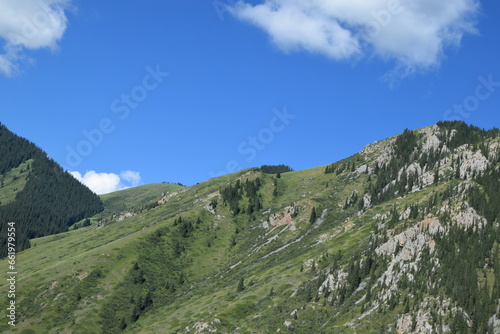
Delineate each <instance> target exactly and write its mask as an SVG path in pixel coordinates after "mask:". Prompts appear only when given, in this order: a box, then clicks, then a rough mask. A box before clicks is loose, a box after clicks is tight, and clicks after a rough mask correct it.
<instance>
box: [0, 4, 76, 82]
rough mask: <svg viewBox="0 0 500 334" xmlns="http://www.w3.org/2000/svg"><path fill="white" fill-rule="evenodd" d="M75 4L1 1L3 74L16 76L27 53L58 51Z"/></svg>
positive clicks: (1, 62) (0, 56) (0, 58)
mask: <svg viewBox="0 0 500 334" xmlns="http://www.w3.org/2000/svg"><path fill="white" fill-rule="evenodd" d="M70 1H71V0H2V1H0V39H1V40H2V42H3V43H2V44H3V49H4V50H3V54H0V71H1V72H3V73H4V74H5V75H7V76H12V75H14V74H16V72H17V71H18V69H19V63H20V62H21V61H22V60H24V59H25V58H26V57H25V56H23V53H22V52H23V50H24V49H31V50H35V49H40V48H49V49H52V50H54V49H56V48H57V42H58V41H59V40H60V39H61V38H62V36H63V34H64V32H65V30H66V27H67V18H66V15H65V12H64V11H65V10H66V9H67V8H68V6H69V2H70Z"/></svg>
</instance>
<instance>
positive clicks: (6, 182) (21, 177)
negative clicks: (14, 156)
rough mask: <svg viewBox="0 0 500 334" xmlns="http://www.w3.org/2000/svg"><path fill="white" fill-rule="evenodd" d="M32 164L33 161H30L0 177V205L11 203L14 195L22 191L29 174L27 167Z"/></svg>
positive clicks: (14, 197)
mask: <svg viewBox="0 0 500 334" xmlns="http://www.w3.org/2000/svg"><path fill="white" fill-rule="evenodd" d="M32 163H33V159H30V160H28V161H25V162H23V163H22V164H21V165H19V166H18V167H16V168H13V169H11V170H10V171H8V172H7V173H5V174H3V175H0V205H5V204H9V203H11V202H13V201H14V200H15V199H16V194H17V193H18V192H20V191H21V190H23V188H24V185H25V184H26V181H27V177H28V173H29V170H28V166H30V165H31V164H32ZM2 184H3V185H2Z"/></svg>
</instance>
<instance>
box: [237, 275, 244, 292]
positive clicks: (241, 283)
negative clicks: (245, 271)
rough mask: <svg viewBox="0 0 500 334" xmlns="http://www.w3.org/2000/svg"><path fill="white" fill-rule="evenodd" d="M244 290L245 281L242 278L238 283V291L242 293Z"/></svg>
mask: <svg viewBox="0 0 500 334" xmlns="http://www.w3.org/2000/svg"><path fill="white" fill-rule="evenodd" d="M243 290H245V279H244V278H243V277H242V278H240V280H239V282H238V286H237V287H236V291H237V292H241V291H243Z"/></svg>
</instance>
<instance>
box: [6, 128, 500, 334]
mask: <svg viewBox="0 0 500 334" xmlns="http://www.w3.org/2000/svg"><path fill="white" fill-rule="evenodd" d="M499 153H500V136H499V134H498V130H497V129H493V130H489V131H485V130H481V129H479V128H476V127H473V126H468V125H466V124H465V123H460V122H440V123H438V124H436V125H433V126H430V127H425V128H420V129H417V130H405V131H404V132H403V133H401V134H399V135H396V136H393V137H390V138H387V139H383V140H379V141H376V142H374V143H371V144H369V145H367V146H365V148H363V149H362V150H361V151H360V152H359V153H357V154H354V155H353V156H351V157H348V158H346V159H343V160H340V161H338V162H335V163H332V164H328V165H324V166H319V167H315V168H311V169H306V170H300V171H290V172H286V173H282V174H280V175H279V177H278V175H277V174H265V173H262V172H261V171H260V169H259V168H250V169H246V170H242V171H239V172H236V173H233V174H230V175H224V176H221V177H218V178H214V179H210V180H207V181H205V182H203V183H200V184H198V185H194V186H191V187H187V188H182V191H177V192H176V191H175V190H172V192H171V194H170V195H171V196H165V195H167V194H159V193H158V194H157V197H156V198H155V199H154V200H152V201H151V202H149V203H146V204H144V203H141V205H139V206H133V205H132V206H131V207H129V208H127V210H126V211H123V212H120V213H118V212H110V213H109V215H107V216H105V215H102V214H101V215H102V216H95V217H94V218H92V224H91V226H88V227H83V228H79V229H78V230H75V231H69V232H65V233H63V234H58V235H54V236H49V237H43V238H39V239H35V240H33V244H34V246H33V248H31V249H28V250H25V251H24V252H21V253H20V254H19V256H18V258H19V260H18V262H19V265H20V266H22V268H23V272H25V276H24V277H20V280H19V285H20V291H24V293H22V294H21V297H20V305H21V307H20V311H19V312H20V314H22V319H21V321H20V323H19V329H20V330H23V329H31V330H33V331H35V332H40V333H45V332H51V331H52V332H56V331H67V332H73V333H122V332H123V333H153V332H164V333H171V332H181V333H188V332H189V333H210V332H212V333H213V332H215V331H217V332H220V333H251V332H262V333H266V332H276V331H295V332H298V333H331V332H339V333H358V332H363V333H380V332H384V333H391V332H394V333H396V332H397V333H435V332H443V333H447V332H450V333H477V332H481V333H484V332H488V333H497V332H498V331H500V321H498V319H499V318H500V317H499V315H498V314H497V306H498V305H499V302H500V257H499V255H500V254H499V252H498V251H499V245H500V237H499V235H500V233H499V232H500V231H499V229H500V227H499V224H498V220H499V217H498V212H499V211H498V208H499V207H500V205H499V203H498V200H497V198H499V197H500V196H497V195H498V192H499V191H500V187H499V186H498V184H499V178H498V170H499V156H500V154H499ZM129 192H133V189H131V190H130V191H129ZM162 198H164V199H165V200H164V201H162ZM70 249H71V252H70V251H69V250H70ZM457 254H460V256H456V255H457ZM5 265H6V262H5V261H3V262H0V268H3V266H5ZM56 268H57V269H56ZM0 270H3V269H0ZM5 288H6V286H5V283H3V284H2V283H1V282H0V291H3V290H4V289H5ZM21 289H22V290H21Z"/></svg>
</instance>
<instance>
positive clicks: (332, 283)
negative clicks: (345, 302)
mask: <svg viewBox="0 0 500 334" xmlns="http://www.w3.org/2000/svg"><path fill="white" fill-rule="evenodd" d="M346 279H347V272H345V271H344V270H343V269H339V270H337V271H336V272H335V273H333V274H328V276H327V278H326V280H325V281H324V282H323V283H322V284H321V286H320V287H319V290H318V293H319V294H320V295H321V294H322V293H323V292H324V291H325V290H326V291H329V292H334V291H337V290H339V289H340V288H341V287H342V286H344V285H345V282H346Z"/></svg>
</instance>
